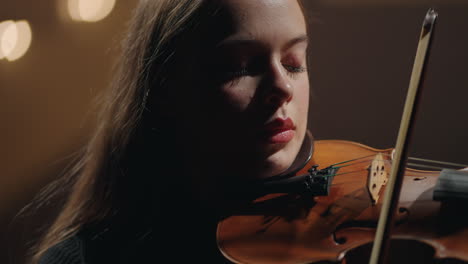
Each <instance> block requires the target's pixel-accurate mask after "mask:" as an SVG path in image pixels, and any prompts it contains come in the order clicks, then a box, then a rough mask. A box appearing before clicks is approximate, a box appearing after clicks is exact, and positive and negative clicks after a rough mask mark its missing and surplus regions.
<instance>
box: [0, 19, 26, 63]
mask: <svg viewBox="0 0 468 264" xmlns="http://www.w3.org/2000/svg"><path fill="white" fill-rule="evenodd" d="M31 40H32V32H31V27H30V26H29V23H28V21H26V20H20V21H17V22H14V21H13V20H7V21H3V22H1V23H0V59H5V58H6V59H7V60H8V61H14V60H17V59H19V58H21V57H22V56H23V55H24V54H25V53H26V51H28V49H29V47H30V46H31Z"/></svg>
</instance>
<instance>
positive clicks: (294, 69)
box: [283, 64, 307, 78]
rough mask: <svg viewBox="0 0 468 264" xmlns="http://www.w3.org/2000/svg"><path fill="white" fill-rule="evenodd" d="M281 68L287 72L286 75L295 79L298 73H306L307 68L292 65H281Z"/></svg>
mask: <svg viewBox="0 0 468 264" xmlns="http://www.w3.org/2000/svg"><path fill="white" fill-rule="evenodd" d="M283 67H284V68H285V69H286V71H287V72H286V73H287V74H288V75H289V76H290V77H292V78H294V77H296V76H297V75H298V74H299V73H303V72H306V71H307V68H306V67H304V66H292V65H287V64H283Z"/></svg>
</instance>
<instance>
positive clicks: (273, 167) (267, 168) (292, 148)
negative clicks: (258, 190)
mask: <svg viewBox="0 0 468 264" xmlns="http://www.w3.org/2000/svg"><path fill="white" fill-rule="evenodd" d="M302 140H303V137H300V138H295V139H293V140H292V141H291V142H289V143H288V144H275V146H269V151H271V152H270V154H269V155H266V157H265V159H264V161H263V163H264V164H263V166H262V168H261V170H260V171H259V173H258V177H259V178H268V177H272V176H276V175H279V174H281V173H283V172H284V171H286V170H287V169H288V168H289V167H290V166H291V164H292V163H293V162H294V159H295V158H296V155H297V153H298V152H299V148H300V146H301V144H302ZM281 145H282V146H281Z"/></svg>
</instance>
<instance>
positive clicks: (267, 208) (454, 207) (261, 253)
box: [217, 140, 468, 264]
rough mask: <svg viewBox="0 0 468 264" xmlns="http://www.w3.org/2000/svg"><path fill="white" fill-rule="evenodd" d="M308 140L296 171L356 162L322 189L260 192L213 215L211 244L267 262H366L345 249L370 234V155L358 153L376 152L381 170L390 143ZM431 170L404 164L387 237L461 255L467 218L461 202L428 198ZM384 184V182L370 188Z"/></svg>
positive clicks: (433, 253) (465, 256) (466, 251)
mask: <svg viewBox="0 0 468 264" xmlns="http://www.w3.org/2000/svg"><path fill="white" fill-rule="evenodd" d="M314 147H315V154H314V156H313V158H312V159H311V160H310V161H309V162H308V164H307V166H306V167H304V169H302V170H301V171H299V172H298V173H297V175H301V174H304V173H306V172H307V170H308V169H309V168H310V167H311V166H313V165H320V167H326V166H329V165H330V164H335V163H338V162H340V161H343V160H353V159H356V160H358V161H356V162H353V163H352V165H349V166H342V167H341V168H340V169H339V171H338V173H337V174H336V176H334V178H333V181H332V184H331V186H330V192H329V194H328V195H327V196H307V195H305V196H304V195H297V194H268V195H265V196H263V197H261V198H258V199H256V200H254V201H252V202H251V203H249V204H247V205H246V206H245V208H242V209H241V210H239V211H236V212H235V213H234V214H233V215H231V216H229V217H227V218H225V219H224V220H223V221H221V222H220V223H219V224H218V230H217V241H218V247H219V249H220V250H221V252H222V253H223V254H224V255H225V256H226V257H227V258H228V259H230V260H231V261H233V262H235V263H268V264H279V263H281V264H289V263H291V264H293V263H315V262H346V263H348V264H349V263H366V262H368V259H367V257H368V253H369V252H365V253H364V254H361V253H359V254H360V255H361V256H359V257H356V256H357V253H353V252H354V251H355V252H359V250H358V249H359V248H366V247H368V245H369V244H370V243H371V242H372V241H373V240H374V237H375V231H376V226H377V222H378V218H379V214H380V209H381V203H382V200H383V199H382V198H377V199H376V198H375V196H374V197H373V196H372V195H371V191H372V186H373V187H375V184H372V186H370V187H369V179H370V178H372V173H374V174H375V170H372V169H371V167H372V166H373V165H372V164H373V163H372V162H373V161H372V158H369V159H364V160H359V158H360V157H368V156H371V157H372V156H375V155H377V154H379V153H380V154H382V155H380V156H379V157H380V158H379V162H380V163H379V164H380V165H378V166H379V169H380V170H381V171H380V173H382V174H383V173H388V172H389V171H390V168H391V162H392V160H391V153H392V150H393V149H385V150H379V149H374V148H371V147H368V146H364V145H362V144H358V143H354V142H350V141H341V140H323V141H317V142H316V143H315V146H314ZM374 162H375V160H374ZM370 174H371V175H370ZM439 174H440V173H439V172H437V171H421V170H414V169H406V172H405V176H404V182H403V188H402V190H401V195H400V200H399V204H398V211H397V215H396V219H395V225H394V229H393V233H392V236H391V237H392V247H393V243H394V241H417V242H418V243H417V244H422V245H423V248H425V249H427V250H426V251H427V252H424V253H422V254H425V255H427V256H425V257H426V258H429V259H432V258H435V259H445V258H450V259H455V260H460V262H456V263H463V261H468V219H467V217H466V216H464V215H465V213H464V212H463V213H460V210H463V206H462V207H460V205H459V204H453V203H443V202H440V201H434V200H433V198H432V194H433V190H434V187H435V185H436V183H437V180H438V177H439ZM384 190H385V185H383V186H382V187H381V188H379V189H378V190H377V192H378V193H383V192H384ZM374 195H375V194H374ZM460 208H462V209H460ZM464 208H465V209H467V208H468V207H467V206H464ZM404 247H406V246H404ZM361 251H362V250H361ZM411 252H414V251H412V250H411ZM391 254H393V253H391ZM420 254H421V253H420ZM351 256H353V257H351ZM363 258H364V259H363Z"/></svg>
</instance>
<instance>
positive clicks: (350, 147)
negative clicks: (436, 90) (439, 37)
mask: <svg viewBox="0 0 468 264" xmlns="http://www.w3.org/2000/svg"><path fill="white" fill-rule="evenodd" d="M436 17H437V13H436V12H435V11H434V10H432V9H430V10H429V11H428V13H427V14H426V17H425V20H424V22H423V26H422V30H421V35H420V42H419V44H418V50H417V54H416V59H415V63H414V67H413V74H412V76H411V81H410V87H409V89H408V95H407V99H406V103H405V109H404V111H403V117H402V122H401V124H400V131H399V133H398V139H397V143H396V147H395V149H385V150H380V149H374V148H371V147H368V146H364V145H361V144H358V143H354V142H349V141H339V140H324V141H318V142H317V143H316V144H315V154H314V156H313V158H312V159H310V160H309V161H308V162H307V164H306V165H305V166H304V167H303V169H301V170H299V171H298V172H297V174H294V175H280V176H278V177H273V179H270V180H266V181H265V182H264V183H263V184H260V185H254V187H256V188H258V190H259V191H258V193H257V195H256V196H255V197H256V198H255V199H252V200H251V201H250V202H248V203H247V204H245V205H244V206H243V207H240V208H237V209H236V210H235V211H234V212H232V213H231V214H230V215H229V216H227V217H226V218H225V219H223V220H222V221H220V222H219V224H218V229H217V243H218V248H219V249H220V250H221V252H222V253H223V254H224V256H225V257H226V258H228V259H229V260H231V261H233V262H234V263H267V264H277V263H282V264H288V263H291V264H293V263H294V264H295V263H298V264H299V263H318V262H320V263H324V262H325V263H330V262H344V263H348V264H353V263H368V262H370V263H371V264H376V263H379V264H382V263H388V261H389V260H390V261H392V263H394V262H395V260H396V259H395V256H396V254H392V255H389V254H388V251H389V250H388V249H389V248H390V249H392V248H395V245H397V246H400V247H401V248H405V249H406V250H407V253H406V254H405V256H404V257H403V258H402V259H397V260H396V262H398V263H400V264H401V263H414V262H413V260H418V261H419V263H434V261H433V260H443V261H445V262H444V263H446V262H447V261H448V262H449V263H468V216H466V214H463V213H460V212H464V211H466V209H468V206H467V204H468V203H467V202H468V172H462V171H457V170H442V171H441V172H439V171H425V170H416V169H410V168H407V166H406V164H407V160H408V155H407V153H408V145H409V143H408V142H409V140H408V138H409V137H408V134H411V132H412V128H413V123H414V122H413V120H414V116H415V115H414V111H413V109H414V108H415V106H416V105H417V103H418V100H419V94H420V92H419V91H418V88H419V87H420V86H421V83H422V82H421V79H422V78H421V77H422V75H423V73H424V68H425V67H424V66H425V57H426V54H427V51H428V49H429V46H430V45H429V44H430V40H431V36H432V29H433V27H434V22H435V19H436ZM320 166H324V168H320ZM258 194H260V195H258ZM383 194H384V196H385V197H383ZM381 196H382V197H381ZM408 242H410V243H408ZM369 245H372V252H371V254H369V250H368V247H369ZM414 245H417V246H416V247H415V246H414ZM416 249H418V250H419V249H420V250H421V252H422V253H421V252H420V253H418V254H415V253H416ZM408 250H409V251H408ZM369 255H370V257H369ZM411 256H416V258H414V259H411ZM369 259H370V261H369ZM402 260H409V262H402Z"/></svg>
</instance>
